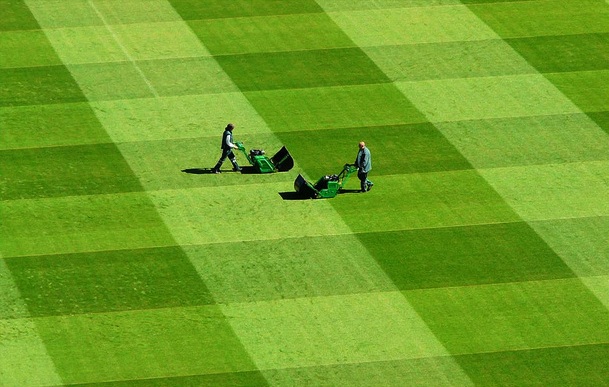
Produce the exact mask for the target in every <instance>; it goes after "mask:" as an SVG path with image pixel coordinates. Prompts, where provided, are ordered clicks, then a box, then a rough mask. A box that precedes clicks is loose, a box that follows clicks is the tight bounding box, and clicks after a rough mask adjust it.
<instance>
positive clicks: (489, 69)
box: [364, 39, 532, 82]
mask: <svg viewBox="0 0 609 387" xmlns="http://www.w3.org/2000/svg"><path fill="white" fill-rule="evenodd" d="M506 48H507V45H506V43H505V42H504V41H503V40H500V39H489V40H480V41H465V42H442V43H428V44H407V45H396V46H378V47H366V48H364V51H365V52H366V54H368V56H370V58H371V59H372V60H373V61H374V63H375V64H376V65H377V66H379V68H380V69H381V70H383V72H384V73H385V74H387V76H388V77H389V78H390V79H391V80H392V81H394V82H400V81H416V80H424V79H443V78H470V77H487V76H493V75H511V74H527V73H531V72H532V69H531V66H530V65H529V64H528V63H527V62H526V61H525V60H524V59H522V58H521V57H520V56H518V54H516V53H514V52H513V51H511V50H509V49H506Z"/></svg>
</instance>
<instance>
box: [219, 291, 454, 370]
mask: <svg viewBox="0 0 609 387" xmlns="http://www.w3.org/2000/svg"><path fill="white" fill-rule="evenodd" d="M222 310H223V311H224V313H225V314H226V315H227V316H230V317H229V318H232V326H233V327H234V329H235V331H236V333H237V335H238V336H239V338H240V339H241V342H242V343H243V345H244V346H245V348H246V349H247V350H248V352H249V353H250V354H252V357H253V358H254V359H256V364H257V365H258V367H259V368H260V369H262V370H266V369H273V368H286V367H303V366H316V365H326V364H340V363H353V362H369V361H379V360H397V359H411V358H420V357H430V356H444V355H447V353H446V351H445V349H444V348H443V347H442V346H441V345H440V344H439V343H438V341H437V340H436V338H435V337H434V336H433V334H432V333H431V332H430V331H429V330H428V329H427V326H426V325H425V323H424V322H423V321H421V320H420V319H419V318H418V316H417V314H416V313H415V312H414V310H412V308H411V307H410V305H408V303H407V302H406V301H405V300H404V298H403V296H402V294H400V293H399V292H389V293H364V294H357V295H351V296H334V297H319V298H300V299H294V300H279V301H270V302H256V303H246V304H227V305H224V306H222ZM362 338H365V339H363V340H362Z"/></svg>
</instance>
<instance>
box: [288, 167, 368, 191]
mask: <svg viewBox="0 0 609 387" xmlns="http://www.w3.org/2000/svg"><path fill="white" fill-rule="evenodd" d="M355 172H357V167H356V166H355V165H353V164H345V165H344V166H343V170H342V171H340V173H339V174H337V175H325V176H322V177H321V178H320V179H319V180H317V182H316V183H315V184H311V183H309V182H308V181H307V180H306V179H305V178H304V177H303V176H302V175H301V174H298V177H297V178H296V180H294V189H295V190H296V192H298V193H299V194H300V195H302V196H303V197H309V198H312V199H319V198H322V199H326V198H333V197H335V196H336V195H338V193H339V192H340V191H341V190H342V189H343V187H344V186H345V184H347V181H348V180H349V177H350V176H351V175H352V174H353V173H355Z"/></svg>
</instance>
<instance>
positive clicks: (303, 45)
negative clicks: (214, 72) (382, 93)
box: [188, 13, 354, 55]
mask: <svg viewBox="0 0 609 387" xmlns="http://www.w3.org/2000/svg"><path fill="white" fill-rule="evenodd" d="M188 25H189V26H190V27H191V28H192V30H193V32H194V33H195V34H197V36H199V37H200V39H201V40H202V41H204V42H205V45H206V47H207V48H208V49H209V51H210V52H211V53H212V54H214V55H231V54H232V55H235V54H244V53H254V52H275V51H296V50H321V49H330V48H342V47H352V46H354V44H353V42H351V40H350V39H349V38H348V37H347V36H346V35H345V33H344V32H342V31H341V30H339V29H337V28H336V25H335V24H334V22H333V21H332V20H331V19H330V18H329V17H328V15H326V14H325V13H311V14H304V15H303V14H299V15H280V16H266V17H261V16H256V17H249V18H237V19H232V18H231V19H229V18H220V19H208V20H193V21H190V22H188ZM320 37H323V39H321V38H320Z"/></svg>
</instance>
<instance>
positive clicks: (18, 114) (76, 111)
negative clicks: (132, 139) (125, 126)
mask: <svg viewBox="0 0 609 387" xmlns="http://www.w3.org/2000/svg"><path fill="white" fill-rule="evenodd" d="M0 126H1V127H2V130H0V148H1V149H2V150H8V149H21V148H39V147H40V148H43V147H52V146H82V145H85V144H97V143H108V142H110V137H109V136H108V133H107V132H106V131H105V130H104V128H103V127H102V125H101V124H100V122H99V120H98V119H97V118H96V117H95V114H93V110H92V109H91V106H89V104H87V103H84V102H83V103H68V104H51V105H31V106H18V107H12V108H9V107H4V108H0ZM8 167H9V166H7V168H8Z"/></svg>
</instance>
